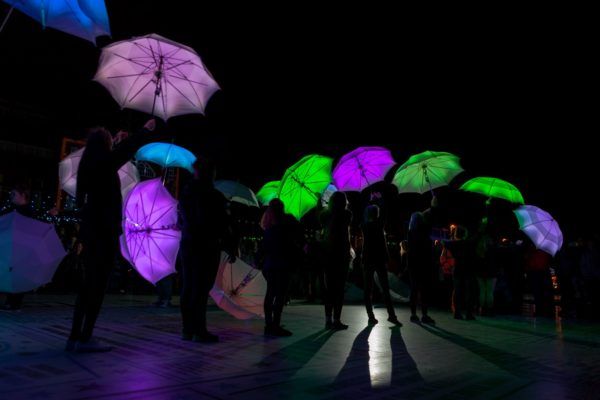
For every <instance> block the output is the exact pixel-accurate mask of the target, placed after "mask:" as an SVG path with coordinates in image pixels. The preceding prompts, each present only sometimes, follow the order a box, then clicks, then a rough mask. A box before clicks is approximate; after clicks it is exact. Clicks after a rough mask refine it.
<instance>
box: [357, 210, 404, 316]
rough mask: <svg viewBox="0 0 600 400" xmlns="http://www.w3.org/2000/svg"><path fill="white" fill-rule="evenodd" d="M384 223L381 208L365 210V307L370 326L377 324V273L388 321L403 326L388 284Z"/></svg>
mask: <svg viewBox="0 0 600 400" xmlns="http://www.w3.org/2000/svg"><path fill="white" fill-rule="evenodd" d="M383 225H384V224H383V221H382V220H381V217H380V215H379V207H378V206H376V205H370V206H367V208H365V215H364V221H363V224H362V234H363V249H362V265H363V272H364V283H365V287H364V289H365V307H366V308H367V316H368V317H369V325H375V324H377V322H379V321H377V319H376V318H375V315H374V313H373V283H374V275H375V273H377V275H378V276H379V282H381V289H382V293H381V294H382V296H383V300H384V302H385V305H386V307H387V312H388V321H389V322H391V323H393V324H395V325H400V326H401V325H402V324H401V323H400V321H398V318H397V317H396V313H395V311H394V304H393V303H392V298H391V296H390V285H389V282H388V272H387V262H388V260H389V255H388V248H387V242H386V239H385V230H384V226H383Z"/></svg>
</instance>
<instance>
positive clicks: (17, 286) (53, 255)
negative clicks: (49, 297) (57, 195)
mask: <svg viewBox="0 0 600 400" xmlns="http://www.w3.org/2000/svg"><path fill="white" fill-rule="evenodd" d="M65 255H66V252H65V249H64V247H63V245H62V243H61V242H60V239H59V237H58V235H57V234H56V231H55V230H54V226H53V225H52V224H46V223H44V222H40V221H37V220H35V219H33V218H28V217H25V216H23V215H21V214H19V213H18V212H16V211H13V212H11V213H9V214H6V215H3V216H2V217H0V293H21V292H27V291H29V290H33V289H35V288H38V287H40V286H42V285H44V284H46V283H48V282H50V281H51V280H52V276H54V272H56V269H57V268H58V264H60V261H61V260H62V259H63V257H64V256H65Z"/></svg>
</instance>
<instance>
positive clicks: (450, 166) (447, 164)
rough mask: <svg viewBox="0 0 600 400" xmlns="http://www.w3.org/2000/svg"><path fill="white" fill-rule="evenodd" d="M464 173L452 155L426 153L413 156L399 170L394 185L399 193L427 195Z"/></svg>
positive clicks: (457, 160)
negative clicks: (428, 192) (426, 193)
mask: <svg viewBox="0 0 600 400" xmlns="http://www.w3.org/2000/svg"><path fill="white" fill-rule="evenodd" d="M462 171H463V169H462V167H461V166H460V162H459V158H458V157H457V156H455V155H454V154H452V153H446V152H440V151H424V152H422V153H419V154H415V155H413V156H411V157H410V158H409V159H408V161H406V162H405V163H404V164H402V165H401V166H400V168H398V171H397V172H396V174H395V175H394V179H393V180H392V183H393V184H394V185H396V186H397V187H398V192H399V193H421V194H422V193H425V192H427V191H431V192H432V193H433V189H435V188H438V187H440V186H446V185H448V184H449V183H450V181H452V179H454V177H455V176H456V175H458V174H460V173H461V172H462Z"/></svg>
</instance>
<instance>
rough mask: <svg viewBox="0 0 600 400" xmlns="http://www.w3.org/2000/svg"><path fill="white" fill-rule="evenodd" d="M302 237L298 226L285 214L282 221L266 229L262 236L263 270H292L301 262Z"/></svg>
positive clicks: (292, 218)
mask: <svg viewBox="0 0 600 400" xmlns="http://www.w3.org/2000/svg"><path fill="white" fill-rule="evenodd" d="M303 239H304V237H303V235H302V230H301V227H300V224H299V223H298V222H297V221H296V220H295V219H294V217H292V216H291V215H288V214H286V215H285V216H284V218H283V221H282V222H280V223H278V224H276V225H273V226H272V227H270V228H268V229H267V230H266V231H265V233H264V236H263V242H262V248H261V251H262V253H263V257H264V264H263V269H264V270H270V269H274V268H285V269H290V270H291V269H292V268H294V267H296V266H298V265H299V264H300V262H301V261H302V256H303V254H302V250H301V246H302V242H303Z"/></svg>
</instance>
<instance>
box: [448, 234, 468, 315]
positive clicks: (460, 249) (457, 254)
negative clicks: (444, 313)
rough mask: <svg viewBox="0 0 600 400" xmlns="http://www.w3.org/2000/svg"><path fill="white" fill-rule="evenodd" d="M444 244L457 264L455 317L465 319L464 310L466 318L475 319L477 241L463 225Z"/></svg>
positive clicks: (454, 272) (455, 271) (453, 275)
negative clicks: (474, 290)
mask: <svg viewBox="0 0 600 400" xmlns="http://www.w3.org/2000/svg"><path fill="white" fill-rule="evenodd" d="M443 244H444V246H445V247H446V248H448V249H450V251H451V252H452V254H453V255H454V260H455V265H454V271H453V274H452V277H453V280H454V318H456V319H463V312H466V314H467V315H466V319H468V320H474V319H475V316H473V308H474V306H475V305H474V300H475V293H473V287H474V285H475V266H474V263H475V257H476V242H475V240H474V239H471V238H469V232H468V231H467V229H466V228H465V227H463V226H458V227H456V230H455V232H454V237H453V238H452V239H451V240H444V241H443Z"/></svg>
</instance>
